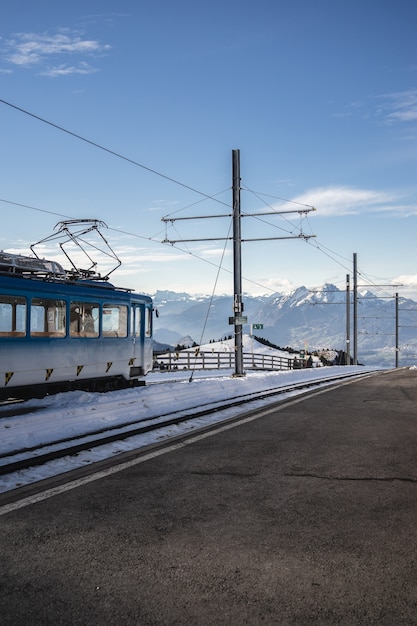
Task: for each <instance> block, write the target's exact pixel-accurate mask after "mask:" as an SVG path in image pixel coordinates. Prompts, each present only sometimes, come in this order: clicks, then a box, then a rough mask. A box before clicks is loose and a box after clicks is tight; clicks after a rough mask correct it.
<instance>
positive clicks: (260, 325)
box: [252, 324, 264, 330]
mask: <svg viewBox="0 0 417 626" xmlns="http://www.w3.org/2000/svg"><path fill="white" fill-rule="evenodd" d="M263 327H264V325H263V324H252V328H253V330H262V329H263Z"/></svg>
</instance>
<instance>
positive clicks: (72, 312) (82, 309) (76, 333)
mask: <svg viewBox="0 0 417 626" xmlns="http://www.w3.org/2000/svg"><path fill="white" fill-rule="evenodd" d="M99 319H100V305H99V303H98V302H89V301H84V300H71V301H70V303H69V336H70V338H72V339H79V338H82V339H97V337H99V334H100V327H99Z"/></svg>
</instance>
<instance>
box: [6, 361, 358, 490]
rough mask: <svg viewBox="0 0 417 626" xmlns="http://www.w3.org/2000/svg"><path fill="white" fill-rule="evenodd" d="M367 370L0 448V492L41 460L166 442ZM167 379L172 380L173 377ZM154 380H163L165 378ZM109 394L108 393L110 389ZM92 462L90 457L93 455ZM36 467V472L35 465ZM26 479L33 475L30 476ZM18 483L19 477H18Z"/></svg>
mask: <svg viewBox="0 0 417 626" xmlns="http://www.w3.org/2000/svg"><path fill="white" fill-rule="evenodd" d="M367 375H369V372H368V371H365V372H361V373H358V372H357V371H356V372H353V373H352V372H349V371H347V372H346V373H343V374H340V373H339V374H337V375H329V376H327V377H323V378H319V379H317V380H305V381H302V382H293V383H291V384H289V385H288V384H287V385H282V386H279V387H271V388H269V389H264V390H262V391H260V392H250V393H245V394H239V395H235V396H234V397H229V398H228V399H227V400H219V401H210V403H209V404H207V405H203V406H202V405H201V404H195V405H194V406H189V407H187V408H186V409H181V410H175V409H174V410H172V411H170V412H169V413H163V414H158V415H151V416H148V417H145V418H142V419H140V418H139V419H135V420H134V421H132V420H130V421H127V422H125V423H122V424H120V423H118V424H117V425H114V426H110V427H106V428H100V429H95V430H91V431H90V432H84V433H83V434H79V435H76V436H74V437H71V438H70V437H65V438H61V439H55V440H54V441H49V442H48V443H44V444H40V445H36V446H29V447H19V448H18V449H15V450H13V451H10V450H9V451H7V452H4V453H0V492H1V491H2V489H1V480H2V479H4V478H7V476H10V475H15V474H16V473H18V474H21V473H22V472H23V473H25V472H26V473H27V472H30V471H31V470H34V471H36V470H39V468H41V467H43V466H47V465H48V464H51V463H52V464H53V463H54V462H57V461H63V460H64V459H66V458H68V459H71V460H74V459H76V457H79V456H80V455H82V454H85V453H87V454H91V453H92V452H93V451H99V450H105V449H106V448H108V449H109V450H108V457H112V456H114V455H116V454H119V455H120V454H121V452H120V451H119V452H115V451H114V450H113V449H112V446H113V445H114V444H119V445H120V444H122V446H124V447H126V446H129V444H132V446H133V448H131V449H134V448H141V447H142V446H146V445H149V444H148V443H145V442H144V443H142V444H141V443H140V441H138V438H139V439H140V438H141V437H146V436H149V435H152V434H153V435H154V438H155V440H156V441H159V442H160V443H162V442H164V443H166V442H167V440H170V439H172V438H173V437H178V429H180V430H181V433H182V434H181V436H182V437H186V436H187V434H188V436H190V435H195V434H196V433H197V432H200V431H201V430H207V429H210V428H216V427H218V425H219V422H224V421H231V420H238V419H241V418H242V416H243V415H245V416H247V415H248V414H250V413H251V412H254V411H256V410H258V409H259V408H260V407H261V406H265V405H266V404H268V405H270V404H275V403H280V402H283V401H285V400H287V399H289V398H293V397H294V395H299V394H302V393H311V392H313V391H315V390H317V389H318V388H322V387H324V386H327V385H332V384H335V383H339V382H343V381H347V380H349V379H357V378H359V377H364V376H367ZM167 382H168V381H167ZM169 382H171V383H172V382H173V381H172V379H171V380H170V381H169ZM158 384H162V385H163V384H164V383H158ZM107 395H108V396H111V392H110V394H107ZM109 402H112V400H111V399H109ZM115 402H117V401H115ZM1 409H2V411H3V413H4V411H7V410H8V407H7V406H5V405H4V404H3V406H2V407H1ZM10 410H15V411H17V412H16V413H15V414H16V415H17V414H22V412H23V410H24V407H23V406H19V405H17V406H14V408H10ZM32 410H33V409H32ZM35 410H36V409H35ZM0 415H1V412H0ZM172 429H175V434H174V435H173V434H172ZM122 451H123V450H122ZM80 461H81V463H83V464H85V463H88V461H86V462H85V463H84V461H83V460H81V459H80ZM90 462H91V463H93V462H94V460H92V461H90ZM36 473H37V475H39V472H38V471H37V472H36ZM58 473H59V472H58ZM23 480H24V479H23ZM29 482H36V481H33V480H29ZM18 484H20V483H19V482H18ZM6 490H7V489H6ZM3 491H5V489H3Z"/></svg>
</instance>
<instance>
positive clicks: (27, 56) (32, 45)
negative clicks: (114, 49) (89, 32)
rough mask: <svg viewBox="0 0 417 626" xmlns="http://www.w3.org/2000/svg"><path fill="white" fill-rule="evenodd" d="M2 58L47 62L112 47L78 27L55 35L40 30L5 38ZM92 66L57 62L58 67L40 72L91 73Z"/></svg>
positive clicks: (23, 63) (18, 63)
mask: <svg viewBox="0 0 417 626" xmlns="http://www.w3.org/2000/svg"><path fill="white" fill-rule="evenodd" d="M1 43H2V46H1V48H2V53H3V58H4V59H5V60H6V61H7V62H9V63H10V64H12V65H14V66H17V67H24V68H28V67H34V66H42V65H45V64H46V63H47V62H48V61H50V60H51V59H57V58H58V57H59V58H61V57H63V56H73V55H83V56H86V55H87V56H91V55H94V56H97V55H99V54H103V53H105V52H107V51H108V50H110V46H109V45H108V44H102V43H101V42H99V41H96V40H93V39H85V38H83V37H82V36H81V35H80V34H79V33H78V32H77V31H71V30H64V31H61V32H59V33H57V34H55V35H49V34H37V33H17V34H15V35H14V36H13V37H12V38H10V39H4V40H2V42H1ZM91 71H94V69H93V68H91V67H90V66H87V64H86V63H83V62H82V63H80V64H79V65H78V66H75V67H74V66H73V67H71V66H69V65H67V64H58V65H57V67H56V68H55V69H54V68H51V69H49V70H48V69H47V70H45V71H43V72H41V73H42V74H43V75H46V76H59V75H61V76H62V75H68V74H72V73H84V74H85V73H91Z"/></svg>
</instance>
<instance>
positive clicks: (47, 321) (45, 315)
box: [29, 297, 67, 339]
mask: <svg viewBox="0 0 417 626" xmlns="http://www.w3.org/2000/svg"><path fill="white" fill-rule="evenodd" d="M66 305H67V303H66V301H65V300H63V299H61V298H38V297H33V298H32V299H31V301H30V308H29V327H30V336H31V337H32V338H33V337H54V338H56V339H62V338H64V337H65V336H66V328H65V318H66V309H67V306H66ZM35 322H36V324H35Z"/></svg>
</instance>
